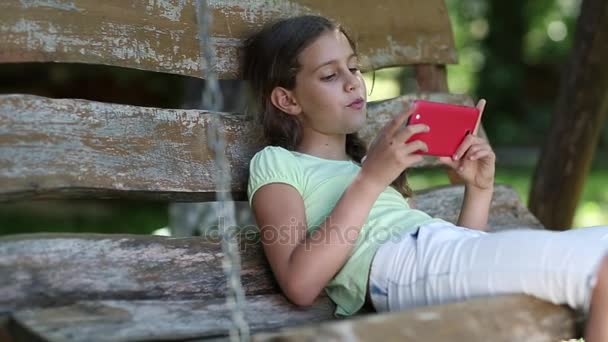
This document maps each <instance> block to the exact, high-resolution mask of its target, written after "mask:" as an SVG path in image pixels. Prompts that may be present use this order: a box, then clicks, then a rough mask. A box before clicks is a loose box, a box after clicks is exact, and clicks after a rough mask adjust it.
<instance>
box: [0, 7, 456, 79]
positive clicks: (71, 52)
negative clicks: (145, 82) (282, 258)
mask: <svg viewBox="0 0 608 342" xmlns="http://www.w3.org/2000/svg"><path fill="white" fill-rule="evenodd" d="M195 4H196V2H195V1H194V0H179V1H171V0H156V1H146V0H134V1H122V0H107V1H104V2H103V4H100V3H99V2H98V1H95V0H71V1H67V2H66V1H63V2H60V1H52V0H36V1H23V0H4V1H2V2H1V3H0V46H2V49H0V62H32V61H46V62H49V61H50V62H78V63H91V64H106V65H114V66H121V67H129V68H136V69H143V70H151V71H159V72H167V73H175V74H180V75H187V76H194V77H201V76H203V77H206V75H207V70H201V66H200V63H199V51H200V49H199V45H198V44H199V40H198V38H197V35H198V28H197V15H196V5H195ZM208 4H209V8H210V10H211V11H212V15H213V17H214V20H213V25H212V27H211V30H210V32H211V43H212V44H213V47H212V48H213V50H214V52H215V55H216V61H217V63H216V66H215V68H214V71H215V72H216V73H217V74H219V76H220V78H238V61H239V51H238V50H239V47H240V46H241V45H242V41H243V39H244V38H246V37H248V36H249V35H251V34H252V33H253V32H255V31H257V30H258V29H259V28H260V27H261V26H263V25H264V24H267V23H270V22H273V21H275V20H277V19H279V18H284V17H286V16H296V15H301V14H321V15H324V16H327V17H330V18H333V19H335V20H338V21H339V22H341V23H343V24H344V25H345V26H347V27H348V29H349V30H350V31H351V32H352V35H353V37H354V38H355V39H356V40H357V42H358V44H359V48H360V49H359V50H360V53H361V56H362V63H363V66H364V69H372V68H373V69H376V68H381V67H386V66H395V65H403V64H412V63H437V64H444V63H455V62H456V59H457V57H456V52H455V51H456V50H455V47H454V41H453V37H452V31H451V26H450V21H449V17H448V14H447V10H446V7H445V4H444V3H443V1H442V0H427V1H408V2H406V3H404V2H403V1H400V0H387V1H383V2H382V4H380V5H379V4H377V3H374V2H369V1H365V0H356V1H353V0H348V1H347V0H340V1H323V0H282V1H271V2H269V1H263V0H248V1H233V0H230V1H226V0H222V1H217V0H216V1H208ZM204 68H205V69H206V66H205V67H204Z"/></svg>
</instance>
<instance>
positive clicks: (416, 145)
mask: <svg viewBox="0 0 608 342" xmlns="http://www.w3.org/2000/svg"><path fill="white" fill-rule="evenodd" d="M403 151H404V152H405V153H406V154H412V153H414V152H416V151H422V152H428V151H429V148H428V146H427V145H426V143H424V142H423V141H420V140H414V141H410V142H409V143H407V144H405V148H404V149H403Z"/></svg>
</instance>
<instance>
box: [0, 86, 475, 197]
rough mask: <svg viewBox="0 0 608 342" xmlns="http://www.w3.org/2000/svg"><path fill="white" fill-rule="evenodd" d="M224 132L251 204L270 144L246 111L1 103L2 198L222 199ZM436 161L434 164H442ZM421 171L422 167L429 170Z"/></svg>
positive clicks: (378, 119)
mask: <svg viewBox="0 0 608 342" xmlns="http://www.w3.org/2000/svg"><path fill="white" fill-rule="evenodd" d="M413 98H424V99H432V100H436V101H442V102H448V103H466V104H470V103H471V101H470V99H468V98H467V97H465V96H460V95H450V94H440V93H437V94H415V95H408V96H402V97H398V98H395V99H392V100H388V101H383V102H378V103H370V104H369V109H368V123H367V125H366V127H365V128H364V129H362V130H361V131H360V132H361V136H362V138H363V139H364V140H366V141H371V139H372V138H373V137H374V136H375V134H376V133H377V131H378V130H379V129H380V128H381V127H382V126H384V125H385V124H386V122H388V121H389V120H390V119H391V118H392V117H393V116H395V115H397V114H398V113H400V112H401V111H403V110H405V109H407V106H408V101H409V100H411V99H413ZM214 118H217V119H218V120H219V121H220V122H221V123H222V125H223V126H224V128H225V129H224V133H225V139H226V143H227V148H226V155H227V159H228V161H229V164H230V169H231V176H232V184H231V188H230V189H225V190H226V191H231V192H232V194H233V196H234V198H235V200H244V199H246V193H245V190H246V188H245V185H246V182H247V178H248V174H249V172H248V165H249V161H250V160H251V157H252V156H253V155H254V154H255V152H257V151H258V150H260V149H261V148H262V147H263V144H262V143H261V140H260V138H259V135H260V131H261V130H260V129H258V128H257V126H256V125H255V124H254V120H253V119H252V118H251V117H250V116H247V115H243V114H228V113H210V112H206V111H200V110H180V109H159V108H147V107H136V106H126V105H117V104H109V103H100V102H93V101H86V100H75V99H49V98H44V97H37V96H32V95H2V96H0V201H2V200H3V201H7V200H17V199H28V198H112V197H123V198H137V199H152V200H156V199H165V200H168V199H170V200H180V201H210V200H214V199H215V189H216V187H215V185H216V184H215V176H214V175H215V174H217V172H218V167H217V165H216V164H215V162H214V160H213V155H212V153H211V151H210V149H209V148H208V146H207V139H208V136H207V129H208V127H209V125H210V123H211V120H213V119H214ZM433 160H434V159H429V160H428V161H427V162H426V163H425V164H424V165H425V166H429V165H433V163H434V162H433ZM424 165H421V166H424Z"/></svg>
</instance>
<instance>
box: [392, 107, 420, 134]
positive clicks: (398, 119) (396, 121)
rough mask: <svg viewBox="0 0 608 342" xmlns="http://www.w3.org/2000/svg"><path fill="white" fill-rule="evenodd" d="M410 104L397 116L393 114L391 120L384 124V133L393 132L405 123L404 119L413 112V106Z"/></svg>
mask: <svg viewBox="0 0 608 342" xmlns="http://www.w3.org/2000/svg"><path fill="white" fill-rule="evenodd" d="M414 107H415V106H413V105H412V104H410V106H409V108H408V109H407V110H406V111H405V112H402V113H400V114H398V115H397V116H395V117H394V118H393V119H392V120H391V121H389V122H388V124H387V125H386V133H388V134H391V135H392V134H393V133H395V131H397V130H398V129H399V127H401V126H402V125H403V123H405V121H406V120H407V119H408V118H409V117H410V116H411V115H412V114H413V113H414V110H415V108H414Z"/></svg>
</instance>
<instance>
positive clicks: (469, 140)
mask: <svg viewBox="0 0 608 342" xmlns="http://www.w3.org/2000/svg"><path fill="white" fill-rule="evenodd" d="M474 142H475V137H474V136H473V135H471V134H469V135H467V136H466V137H465V138H464V140H463V141H462V144H460V146H458V149H456V153H454V155H453V156H452V158H454V160H459V159H461V158H462V156H464V154H465V153H466V152H467V150H468V149H469V147H471V145H473V143H474Z"/></svg>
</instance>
